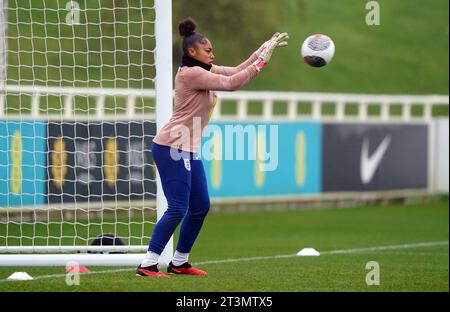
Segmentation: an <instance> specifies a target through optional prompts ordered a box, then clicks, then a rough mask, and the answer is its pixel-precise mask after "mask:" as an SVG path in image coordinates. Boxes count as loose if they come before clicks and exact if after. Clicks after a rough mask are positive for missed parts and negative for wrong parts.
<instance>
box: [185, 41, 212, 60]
mask: <svg viewBox="0 0 450 312" xmlns="http://www.w3.org/2000/svg"><path fill="white" fill-rule="evenodd" d="M188 51H189V54H190V56H191V57H192V58H194V59H196V60H197V61H200V62H202V63H205V64H209V65H211V64H212V63H213V61H214V53H213V47H212V44H211V42H209V40H208V39H207V38H205V39H204V41H203V42H197V43H196V44H195V47H190V48H189V49H188Z"/></svg>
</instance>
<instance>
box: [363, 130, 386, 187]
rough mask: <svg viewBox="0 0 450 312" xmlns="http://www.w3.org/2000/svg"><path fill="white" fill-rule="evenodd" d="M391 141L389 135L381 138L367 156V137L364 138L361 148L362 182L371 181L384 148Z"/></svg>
mask: <svg viewBox="0 0 450 312" xmlns="http://www.w3.org/2000/svg"><path fill="white" fill-rule="evenodd" d="M390 143H391V136H390V135H388V136H387V137H385V138H384V139H383V141H382V142H381V144H380V145H379V146H378V147H377V149H376V150H375V152H374V153H373V154H372V155H371V156H369V139H364V141H363V145H362V150H361V181H362V183H363V184H369V183H370V181H372V178H373V175H374V174H375V171H377V168H378V166H379V165H380V162H381V160H382V159H383V156H384V154H385V153H386V150H387V149H388V147H389V144H390Z"/></svg>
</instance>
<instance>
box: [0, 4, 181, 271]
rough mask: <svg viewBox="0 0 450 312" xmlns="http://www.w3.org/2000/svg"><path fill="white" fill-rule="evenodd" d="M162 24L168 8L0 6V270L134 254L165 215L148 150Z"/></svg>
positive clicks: (158, 98)
mask: <svg viewBox="0 0 450 312" xmlns="http://www.w3.org/2000/svg"><path fill="white" fill-rule="evenodd" d="M170 16H171V1H167V0H149V1H148V0H107V1H103V0H102V1H100V0H93V1H91V0H89V1H88V0H78V1H71V0H33V1H30V0H9V1H8V0H0V265H2V264H3V265H8V264H9V263H11V261H12V264H16V265H17V264H18V262H17V261H22V259H31V260H26V263H29V264H36V263H39V264H40V265H56V264H60V265H64V262H66V261H73V260H77V261H79V262H81V264H89V265H93V264H98V265H122V264H130V265H131V264H133V265H134V264H137V263H138V260H139V259H140V258H141V257H143V254H144V253H145V251H146V249H147V247H148V243H149V240H150V236H151V233H152V230H153V227H154V224H155V223H156V221H157V218H158V217H159V216H161V214H162V212H163V211H164V209H165V202H164V198H163V196H161V192H159V191H158V190H159V188H160V184H159V183H157V172H156V168H155V166H154V164H153V160H152V155H151V144H152V139H153V137H154V135H155V134H156V132H157V129H158V128H159V126H160V124H162V123H163V122H164V121H165V120H167V119H168V117H169V113H170V112H169V110H168V109H167V107H171V105H170V103H171V96H172V85H171V75H172V68H171V67H170V66H167V64H171V49H172V46H171V17H170ZM158 31H159V32H160V33H159V34H157V32H158ZM157 79H158V83H156V80H157ZM159 107H163V108H162V109H159ZM171 244H172V242H170V243H169V244H168V246H167V248H166V251H165V254H164V259H162V262H163V263H165V262H167V259H168V258H169V257H170V254H171V248H172V245H171ZM54 252H58V253H63V254H66V255H67V256H65V257H61V255H59V256H57V257H56V255H55V257H54V258H52V257H51V255H49V254H48V253H54ZM23 253H26V255H24V254H23ZM30 253H31V254H32V256H33V257H34V258H33V257H31V258H30V257H29V256H27V255H29V254H30ZM36 253H45V255H44V258H42V259H43V260H42V261H36V259H37V257H39V256H42V255H36ZM73 253H76V254H77V257H78V258H74V257H75V255H72V254H73ZM2 259H6V260H4V261H2ZM55 259H57V260H55ZM87 259H95V260H87ZM110 259H114V261H110ZM118 259H122V260H118ZM123 259H125V260H123ZM24 261H25V260H24ZM20 264H25V262H20ZM36 265H37V264H36Z"/></svg>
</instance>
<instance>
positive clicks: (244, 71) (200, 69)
mask: <svg viewBox="0 0 450 312" xmlns="http://www.w3.org/2000/svg"><path fill="white" fill-rule="evenodd" d="M178 27H179V31H180V35H181V36H183V37H184V38H183V52H184V55H183V58H182V61H181V66H180V68H179V70H178V73H177V75H176V77H175V105H174V111H173V114H172V117H171V119H170V121H169V122H168V123H167V124H166V125H165V126H164V127H163V128H162V129H161V130H160V131H159V133H158V134H157V135H156V137H155V138H154V140H153V146H152V153H153V159H154V161H155V164H156V167H157V168H158V173H159V176H160V178H161V183H162V188H163V191H164V195H165V196H166V199H167V204H168V208H167V210H166V212H165V213H164V215H163V216H162V218H161V219H160V220H159V221H158V223H157V224H156V226H155V229H154V230H153V235H152V237H151V241H150V245H149V248H148V252H147V254H146V256H145V258H144V259H143V261H142V263H141V265H139V267H138V268H137V270H136V274H137V275H140V276H156V277H169V276H168V275H167V274H164V273H162V272H159V271H158V259H159V255H160V254H161V253H162V251H163V250H164V247H165V246H166V244H167V242H168V241H169V239H170V237H171V236H172V234H173V233H174V231H175V229H176V227H177V226H178V225H179V223H180V222H182V223H181V228H180V236H179V239H178V245H177V248H176V251H175V254H174V256H173V259H172V261H171V262H170V264H169V266H168V268H167V272H168V273H173V274H188V275H206V272H205V271H202V270H199V269H197V268H194V267H192V266H191V265H190V264H189V262H188V258H189V253H190V252H191V249H192V246H193V244H194V242H195V239H196V238H197V236H198V234H199V232H200V229H201V227H202V224H203V220H204V219H205V217H206V214H207V213H208V210H209V206H210V203H209V195H208V189H207V183H206V176H205V172H204V169H203V164H202V161H201V160H200V159H199V157H198V154H196V150H198V148H199V147H200V143H201V136H202V133H203V130H204V129H205V127H206V125H207V123H208V121H209V119H210V117H211V114H212V111H213V109H214V106H215V104H216V102H217V96H216V94H215V92H214V91H234V90H237V89H239V88H241V87H242V86H244V85H245V84H246V83H247V82H249V81H250V80H251V79H253V78H254V77H255V76H256V75H257V74H258V73H259V72H260V71H261V69H262V68H263V67H264V66H265V65H266V64H267V62H268V61H269V60H270V57H271V55H272V53H273V51H274V49H275V48H276V47H280V46H285V45H287V39H289V36H288V35H287V33H282V34H279V33H276V34H275V35H273V37H272V38H271V39H270V40H268V41H267V42H265V43H264V44H263V45H262V46H261V47H260V48H259V49H258V50H257V51H256V52H255V53H253V54H252V55H251V56H250V58H249V59H248V60H246V61H245V62H244V63H242V64H241V65H239V66H237V67H224V66H216V65H213V61H214V54H213V47H212V45H211V42H210V41H209V40H208V39H207V38H206V37H205V36H203V35H202V34H199V33H197V32H195V29H196V23H195V21H194V20H192V19H191V18H187V19H185V20H183V21H182V22H180V24H179V26H178Z"/></svg>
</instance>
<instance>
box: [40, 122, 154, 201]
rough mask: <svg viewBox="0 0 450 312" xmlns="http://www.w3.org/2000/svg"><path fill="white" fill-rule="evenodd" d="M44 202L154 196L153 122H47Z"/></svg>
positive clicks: (147, 197)
mask: <svg viewBox="0 0 450 312" xmlns="http://www.w3.org/2000/svg"><path fill="white" fill-rule="evenodd" d="M47 130H48V131H47V133H48V143H47V144H48V147H47V148H48V151H49V153H48V154H47V155H48V156H47V157H48V159H47V164H48V167H47V176H48V185H47V190H48V192H47V196H48V198H47V200H48V202H50V203H63V202H74V201H77V202H83V201H109V200H133V199H142V198H145V199H149V198H155V195H156V183H155V174H154V170H155V169H154V166H153V159H152V154H151V144H152V140H153V137H154V135H155V133H156V125H155V123H154V122H146V121H112V122H107V121H105V122H89V123H88V122H76V123H75V122H49V123H48V129H47Z"/></svg>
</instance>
